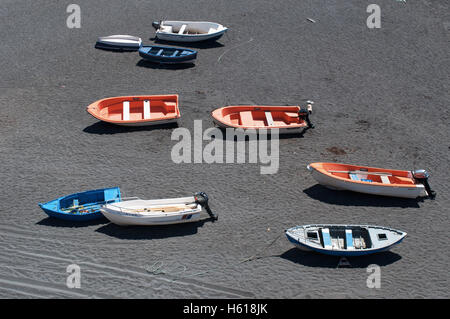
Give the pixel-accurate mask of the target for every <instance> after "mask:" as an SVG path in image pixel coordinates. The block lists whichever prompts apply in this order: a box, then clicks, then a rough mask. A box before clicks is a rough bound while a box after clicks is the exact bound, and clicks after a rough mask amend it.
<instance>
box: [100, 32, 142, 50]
mask: <svg viewBox="0 0 450 319" xmlns="http://www.w3.org/2000/svg"><path fill="white" fill-rule="evenodd" d="M97 43H98V44H100V45H105V46H110V47H124V46H125V47H128V48H135V49H136V50H137V49H139V47H140V46H141V44H142V39H141V38H138V37H135V36H131V35H122V34H118V35H110V36H107V37H99V38H98V40H97Z"/></svg>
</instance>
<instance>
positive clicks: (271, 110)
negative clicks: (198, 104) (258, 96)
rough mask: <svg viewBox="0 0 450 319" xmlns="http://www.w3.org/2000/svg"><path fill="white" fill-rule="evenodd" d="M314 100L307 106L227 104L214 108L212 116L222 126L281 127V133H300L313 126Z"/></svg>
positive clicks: (258, 128) (268, 128)
mask: <svg viewBox="0 0 450 319" xmlns="http://www.w3.org/2000/svg"><path fill="white" fill-rule="evenodd" d="M311 104H312V102H310V103H309V104H308V106H307V108H302V107H300V106H250V105H241V106H225V107H222V108H219V109H216V110H214V111H213V112H212V113H211V116H212V117H213V119H214V122H215V123H216V124H217V125H218V126H220V127H222V128H227V127H232V128H242V129H245V130H247V129H254V130H260V129H266V130H269V131H270V130H272V129H279V133H280V134H283V133H284V134H286V133H299V132H302V131H303V130H304V129H305V128H307V127H313V125H312V124H311V122H310V121H309V114H310V113H311V112H312V105H311Z"/></svg>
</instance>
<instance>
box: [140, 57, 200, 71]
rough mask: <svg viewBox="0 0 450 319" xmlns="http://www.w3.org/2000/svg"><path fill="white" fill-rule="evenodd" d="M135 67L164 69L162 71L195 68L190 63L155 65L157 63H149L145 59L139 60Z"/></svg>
mask: <svg viewBox="0 0 450 319" xmlns="http://www.w3.org/2000/svg"><path fill="white" fill-rule="evenodd" d="M136 66H139V67H142V68H149V69H164V70H185V69H190V68H193V67H194V66H195V64H194V63H192V62H184V63H157V62H150V61H147V60H145V59H141V60H139V61H138V63H136Z"/></svg>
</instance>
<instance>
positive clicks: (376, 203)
mask: <svg viewBox="0 0 450 319" xmlns="http://www.w3.org/2000/svg"><path fill="white" fill-rule="evenodd" d="M303 193H305V194H306V195H308V196H309V197H311V198H313V199H316V200H319V201H321V202H324V203H327V204H332V205H343V206H372V207H400V208H420V206H419V203H420V202H423V201H424V199H423V198H417V199H415V198H397V197H387V196H377V195H369V194H363V193H355V192H350V191H338V190H332V189H329V188H326V187H325V186H322V185H320V184H316V185H314V186H311V187H309V188H307V189H305V190H303Z"/></svg>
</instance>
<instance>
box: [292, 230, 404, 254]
mask: <svg viewBox="0 0 450 319" xmlns="http://www.w3.org/2000/svg"><path fill="white" fill-rule="evenodd" d="M286 236H287V238H288V240H289V241H290V242H291V243H292V244H294V245H295V246H296V247H297V248H299V249H301V250H305V251H315V252H318V253H322V254H326V255H333V256H362V255H369V254H374V253H379V252H382V251H387V250H389V249H391V248H392V247H393V246H394V245H397V244H399V243H400V242H401V241H402V240H403V238H405V236H406V233H405V232H403V231H399V230H395V229H392V228H387V227H381V226H369V225H304V226H296V227H293V228H290V229H288V230H286Z"/></svg>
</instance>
